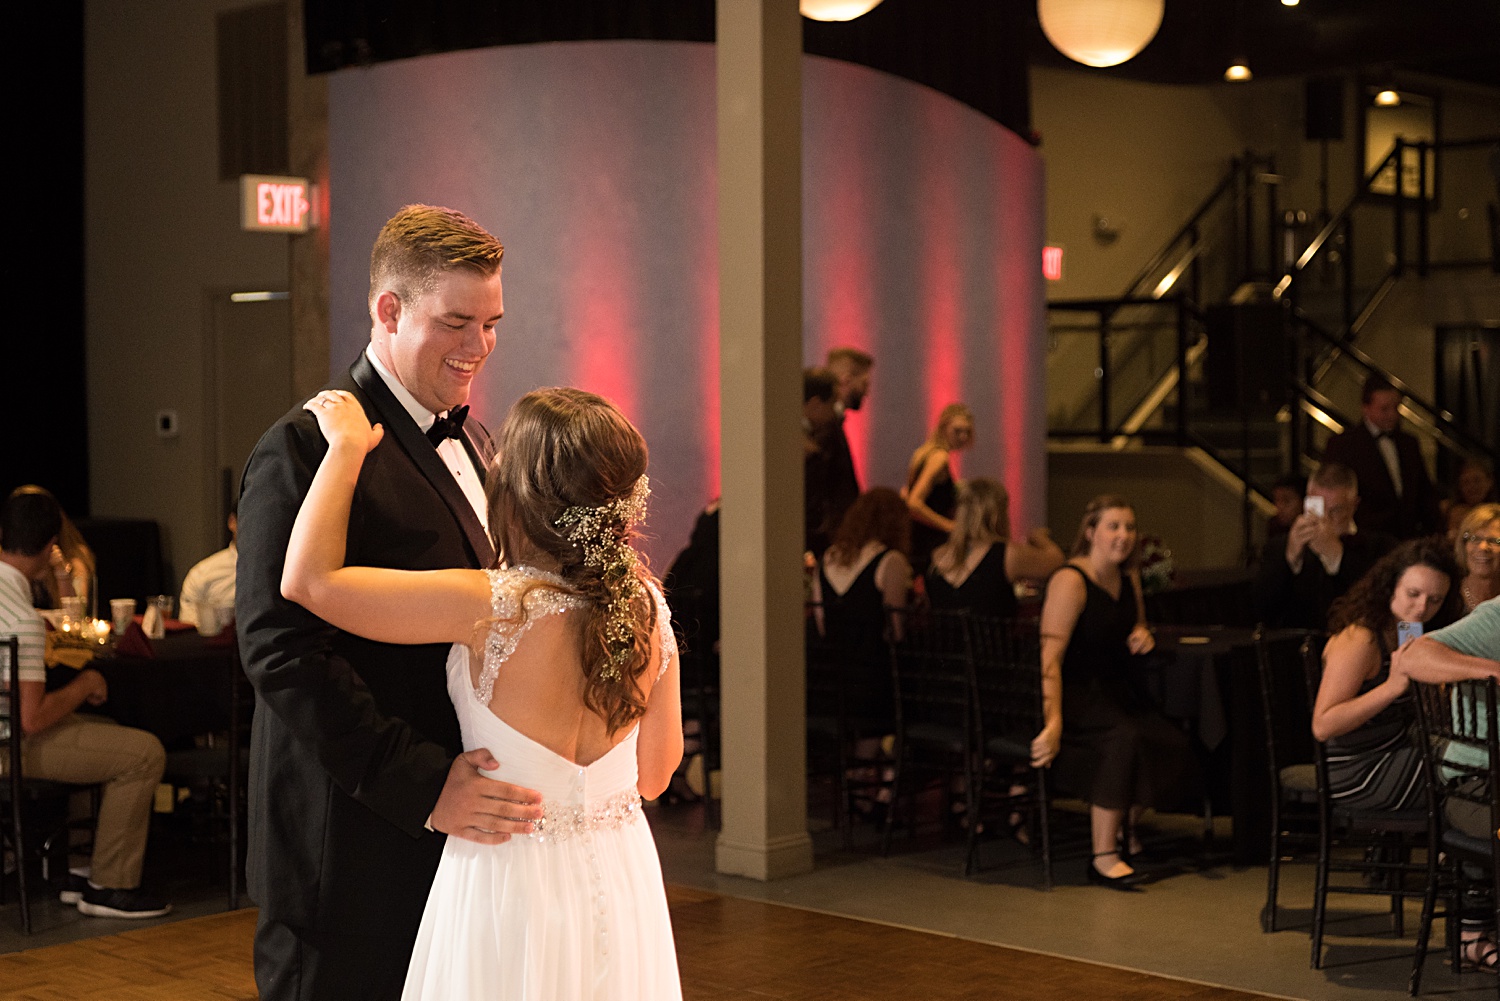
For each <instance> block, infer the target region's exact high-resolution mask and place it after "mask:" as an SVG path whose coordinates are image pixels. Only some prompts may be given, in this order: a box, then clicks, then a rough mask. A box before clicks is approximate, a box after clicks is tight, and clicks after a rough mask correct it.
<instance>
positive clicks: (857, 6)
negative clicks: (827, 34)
mask: <svg viewBox="0 0 1500 1001" xmlns="http://www.w3.org/2000/svg"><path fill="white" fill-rule="evenodd" d="M879 6H880V0H802V2H801V3H800V4H799V7H800V9H801V11H802V16H803V17H805V18H809V19H811V20H814V21H852V20H854V19H855V18H856V17H863V16H864V15H866V14H868V13H870V11H872V10H874V9H875V8H876V7H879Z"/></svg>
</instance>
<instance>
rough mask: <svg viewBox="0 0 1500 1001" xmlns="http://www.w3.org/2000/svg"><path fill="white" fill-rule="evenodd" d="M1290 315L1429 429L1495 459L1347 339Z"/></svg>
mask: <svg viewBox="0 0 1500 1001" xmlns="http://www.w3.org/2000/svg"><path fill="white" fill-rule="evenodd" d="M1293 315H1294V316H1295V317H1296V318H1297V319H1298V320H1299V321H1300V322H1301V323H1303V324H1304V325H1305V326H1306V327H1307V329H1308V330H1310V331H1312V332H1313V333H1314V334H1316V335H1317V336H1318V337H1320V338H1322V339H1323V340H1324V341H1327V342H1328V343H1329V344H1330V345H1332V346H1333V347H1335V348H1337V349H1339V350H1340V351H1341V352H1342V353H1343V354H1344V355H1346V356H1347V357H1349V358H1350V359H1352V360H1353V361H1354V362H1355V363H1356V364H1358V365H1359V367H1360V368H1362V369H1364V373H1365V375H1367V376H1369V375H1378V376H1380V377H1381V378H1383V379H1385V380H1386V382H1388V383H1390V386H1391V388H1392V389H1394V390H1396V391H1397V392H1398V393H1400V394H1401V395H1402V396H1403V397H1404V398H1405V400H1406V403H1407V404H1408V405H1411V404H1416V405H1417V407H1418V408H1420V409H1421V410H1422V411H1424V413H1425V416H1426V417H1427V419H1428V420H1430V421H1431V422H1432V424H1433V426H1434V427H1435V428H1437V430H1439V431H1441V432H1442V433H1443V434H1444V435H1446V436H1447V437H1448V438H1451V439H1452V440H1453V441H1455V442H1457V443H1458V445H1459V446H1460V447H1462V448H1465V449H1468V450H1469V451H1470V452H1473V453H1474V454H1476V455H1485V456H1489V458H1490V459H1491V461H1494V460H1495V459H1496V458H1497V456H1496V454H1495V452H1494V451H1493V450H1492V449H1490V447H1489V446H1488V445H1486V444H1484V443H1483V442H1481V441H1479V440H1477V439H1475V438H1473V437H1472V436H1470V434H1469V433H1468V432H1467V431H1465V430H1464V429H1463V428H1461V427H1459V426H1458V425H1457V424H1454V423H1453V422H1452V421H1450V420H1449V419H1448V418H1447V417H1446V416H1444V414H1445V411H1443V410H1441V409H1439V408H1438V407H1437V406H1435V405H1433V404H1431V403H1428V402H1427V401H1426V400H1424V399H1423V398H1422V397H1421V396H1418V395H1417V393H1416V392H1415V391H1414V390H1413V389H1412V388H1411V386H1409V385H1407V384H1406V383H1405V382H1403V381H1402V380H1401V379H1399V378H1397V377H1396V376H1395V375H1393V374H1391V373H1390V372H1387V371H1386V370H1385V369H1383V368H1381V367H1380V366H1379V365H1378V364H1376V362H1375V360H1374V359H1373V358H1371V357H1370V356H1369V355H1367V354H1365V353H1364V352H1363V351H1361V350H1360V349H1359V348H1358V347H1356V346H1355V345H1354V343H1353V342H1352V341H1350V340H1349V339H1348V338H1347V337H1345V336H1343V335H1340V334H1335V333H1332V332H1331V331H1328V330H1325V329H1324V328H1323V326H1322V325H1321V324H1319V323H1318V322H1317V321H1316V320H1314V319H1313V318H1312V317H1310V316H1308V315H1307V314H1306V313H1305V312H1304V311H1302V310H1301V309H1299V308H1294V310H1293ZM1299 385H1300V384H1299ZM1306 388H1307V389H1308V390H1309V391H1311V392H1316V390H1314V389H1313V388H1312V387H1310V386H1309V387H1306Z"/></svg>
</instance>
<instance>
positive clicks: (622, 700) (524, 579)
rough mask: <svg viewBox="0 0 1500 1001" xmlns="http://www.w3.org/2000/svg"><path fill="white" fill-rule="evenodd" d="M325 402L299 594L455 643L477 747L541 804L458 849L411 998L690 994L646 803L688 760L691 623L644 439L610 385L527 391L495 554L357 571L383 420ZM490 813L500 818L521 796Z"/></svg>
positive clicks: (286, 585) (352, 406) (293, 592)
mask: <svg viewBox="0 0 1500 1001" xmlns="http://www.w3.org/2000/svg"><path fill="white" fill-rule="evenodd" d="M306 406H307V409H309V410H311V411H312V412H313V413H314V414H315V415H316V416H317V418H318V426H319V428H321V429H322V431H323V435H324V437H325V438H327V440H328V451H327V453H326V454H325V455H324V457H323V459H322V462H321V465H320V466H319V467H318V471H317V474H316V475H315V476H314V478H313V482H312V486H311V487H310V488H309V490H308V493H307V497H306V499H305V500H304V501H303V505H302V508H301V510H300V511H299V512H298V515H297V520H296V523H295V525H294V526H293V528H292V534H291V540H290V542H289V544H288V548H287V557H286V564H285V568H284V571H283V575H282V580H281V590H282V593H283V595H285V596H286V597H287V598H290V599H291V600H293V601H296V602H299V603H300V604H302V605H303V606H305V607H306V608H307V609H308V610H309V611H311V612H313V613H314V614H315V615H317V616H319V617H320V618H322V619H324V620H326V621H328V622H330V623H332V624H333V625H335V626H337V627H338V628H340V629H343V630H346V631H348V632H352V633H356V634H358V635H361V636H364V637H366V638H368V639H372V640H376V641H378V642H385V643H409V644H424V643H445V644H452V647H451V649H450V652H449V654H448V663H447V678H448V694H449V697H450V698H451V699H452V700H453V705H454V708H455V710H456V711H457V714H458V720H459V726H460V729H461V731H462V734H463V741H464V747H465V749H467V750H473V749H475V748H485V749H487V750H489V751H490V752H491V753H492V754H493V755H494V757H495V759H496V760H497V761H499V762H500V765H499V767H498V768H497V769H496V770H495V771H494V772H491V773H487V774H489V775H490V776H491V777H494V778H500V779H504V780H505V781H508V782H511V783H514V784H516V785H520V786H524V787H526V788H528V789H534V790H536V791H537V792H539V793H540V794H541V797H542V816H541V819H540V820H538V821H536V822H534V824H533V825H532V829H531V831H530V833H529V834H523V835H517V836H515V837H512V838H511V839H510V840H508V841H505V842H504V843H502V844H489V845H486V844H478V843H476V842H473V841H468V840H464V839H462V838H449V839H448V840H447V843H446V845H445V846H444V848H443V856H442V861H441V862H440V863H439V865H438V871H437V876H436V878H435V879H434V880H433V884H432V890H431V892H430V893H429V895H428V898H427V906H426V909H425V910H424V911H423V914H422V923H421V927H420V929H419V930H418V932H417V940H416V946H415V949H414V952H413V954H412V957H411V962H410V964H409V966H408V968H407V975H406V986H405V990H404V992H403V994H402V997H403V998H404V999H407V1001H412V999H418V998H421V999H436V998H441V999H444V1001H477V999H479V998H485V999H487V1001H489V999H511V1001H521V999H532V998H540V997H559V998H574V997H591V998H601V999H614V1001H637V999H638V1001H646V999H650V1001H656V999H659V998H665V999H673V998H680V997H681V996H682V994H681V989H680V987H679V985H678V976H677V962H676V955H675V952H674V950H673V946H672V929H671V923H670V921H669V919H668V915H667V901H666V894H665V891H664V889H663V886H662V877H661V863H660V861H659V860H658V858H657V855H656V846H655V843H654V842H653V840H652V837H651V831H650V828H649V827H648V826H647V824H646V818H645V816H644V815H643V814H642V812H641V799H642V797H645V798H647V799H652V798H655V797H656V796H659V795H660V794H661V793H662V791H663V790H665V789H666V787H667V783H668V782H669V780H670V779H671V776H672V772H673V770H674V769H676V767H677V764H678V762H679V761H680V760H681V758H682V704H681V696H680V694H679V691H678V664H677V648H676V643H675V641H674V640H673V637H672V630H671V627H670V624H669V623H670V619H671V615H670V613H669V612H668V610H667V606H666V603H665V602H664V601H663V599H662V593H661V589H660V587H659V586H658V585H657V583H656V579H655V578H654V577H653V576H652V575H651V573H650V571H649V570H647V569H646V565H645V561H644V559H643V558H642V557H641V556H640V554H639V553H637V552H636V549H635V546H634V545H633V544H632V543H633V540H634V537H635V525H636V523H637V522H638V521H639V520H640V519H641V518H642V517H643V516H644V514H645V508H646V497H647V495H648V493H649V490H648V488H647V483H646V475H645V473H646V461H647V453H646V443H645V441H643V440H642V438H641V436H640V433H639V432H638V431H636V429H635V428H634V427H632V426H631V424H630V422H629V421H627V420H626V419H625V417H624V416H623V415H622V414H621V413H620V412H619V411H618V410H617V409H615V407H614V406H613V404H611V403H610V402H609V401H608V400H605V399H603V398H602V397H598V396H595V395H594V394H592V393H586V392H583V391H582V390H577V389H542V390H537V391H535V392H531V393H527V394H526V395H525V396H523V397H522V398H521V399H520V400H518V401H517V402H516V404H515V406H513V407H512V408H511V410H510V414H509V415H508V416H507V417H506V419H505V426H504V428H503V429H502V431H501V436H500V450H499V456H500V458H499V459H497V460H496V462H495V464H494V466H493V467H492V468H491V470H490V475H489V483H488V489H487V490H486V496H487V499H488V502H489V520H490V533H491V536H492V537H493V538H494V540H495V542H496V549H497V550H498V553H499V555H498V557H497V566H496V567H495V568H493V569H490V570H472V569H452V570H431V571H405V570H391V569H384V568H380V567H365V566H346V565H345V558H346V552H345V549H346V539H347V535H348V526H349V519H350V517H351V510H350V508H351V503H352V501H353V496H354V486H355V482H356V480H358V479H359V475H360V469H361V467H362V466H363V464H364V461H365V455H366V453H368V452H369V451H370V450H371V449H373V448H374V447H375V446H376V445H377V444H379V442H380V439H381V437H382V435H383V431H382V429H381V427H380V426H379V425H376V426H374V427H373V428H372V427H371V426H370V422H369V420H368V419H367V418H366V417H365V412H364V409H363V407H362V406H361V405H360V403H359V401H358V400H357V399H355V397H353V396H352V395H351V394H349V393H346V392H343V391H340V390H325V391H323V392H322V393H319V394H318V395H317V396H315V397H314V398H313V399H312V400H311V401H309V402H308V403H307V405H306ZM360 514H361V513H360V512H359V511H358V510H356V511H354V512H353V517H356V518H357V517H359V516H360ZM502 561H503V564H502ZM502 565H503V566H504V569H502V568H501V566H502ZM492 809H493V810H494V813H495V816H496V819H497V821H499V820H502V819H506V816H507V810H508V809H512V805H511V804H509V803H507V802H506V801H503V800H496V801H494V805H493V807H492Z"/></svg>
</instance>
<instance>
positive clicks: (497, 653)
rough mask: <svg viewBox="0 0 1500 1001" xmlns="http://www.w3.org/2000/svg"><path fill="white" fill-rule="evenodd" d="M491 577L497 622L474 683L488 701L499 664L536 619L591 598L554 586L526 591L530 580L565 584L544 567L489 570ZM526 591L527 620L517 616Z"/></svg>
mask: <svg viewBox="0 0 1500 1001" xmlns="http://www.w3.org/2000/svg"><path fill="white" fill-rule="evenodd" d="M485 573H487V574H488V575H489V578H490V614H491V615H493V616H494V617H495V620H496V621H495V622H494V623H493V624H492V625H491V626H490V633H489V636H488V637H486V638H485V641H484V665H483V666H482V667H481V668H480V669H479V680H478V681H477V682H476V683H475V685H474V694H475V695H476V696H477V697H478V699H479V701H480V702H482V703H484V704H485V705H489V704H490V699H492V698H494V695H495V678H496V676H497V675H499V673H500V665H501V664H503V663H505V662H506V661H507V660H509V659H510V655H511V654H513V653H515V652H516V645H517V644H519V643H520V642H521V637H522V636H524V635H526V630H528V629H530V628H531V626H532V624H533V623H535V622H536V620H537V619H540V618H544V617H546V616H548V615H558V614H561V613H562V612H567V611H571V610H573V609H575V608H582V607H584V605H586V604H588V602H587V601H586V600H585V599H584V598H580V597H579V596H578V595H576V594H569V593H567V592H566V591H559V590H557V589H556V588H552V587H538V588H533V589H532V590H531V591H530V592H527V591H526V586H527V584H529V583H530V582H531V581H534V580H535V581H540V582H541V583H543V584H557V585H561V584H562V579H561V578H559V577H557V576H555V575H553V574H549V573H544V572H543V571H541V570H532V569H531V568H529V567H512V568H510V569H508V570H486V571H485ZM522 594H525V595H526V621H525V622H522V623H519V624H518V623H516V622H514V621H512V620H514V619H515V618H516V617H517V615H518V614H519V613H520V610H521V595H522Z"/></svg>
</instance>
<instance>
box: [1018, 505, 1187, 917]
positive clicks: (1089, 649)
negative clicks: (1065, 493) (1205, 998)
mask: <svg viewBox="0 0 1500 1001" xmlns="http://www.w3.org/2000/svg"><path fill="white" fill-rule="evenodd" d="M1135 541H1136V529H1135V511H1134V510H1133V509H1132V508H1131V506H1130V504H1129V503H1128V502H1127V501H1125V500H1124V499H1122V498H1120V497H1116V496H1112V495H1108V494H1106V495H1104V496H1102V497H1096V498H1094V499H1093V500H1092V501H1090V502H1089V505H1088V507H1087V508H1085V509H1084V513H1083V523H1082V524H1081V525H1080V527H1079V531H1078V539H1077V541H1076V542H1074V543H1073V554H1072V558H1071V559H1070V560H1069V561H1068V562H1067V563H1066V564H1065V565H1064V566H1063V567H1062V569H1060V570H1058V571H1057V572H1056V573H1055V574H1053V575H1052V579H1051V580H1050V581H1048V583H1047V597H1046V599H1045V601H1044V603H1043V605H1042V624H1041V630H1042V690H1043V697H1044V703H1045V712H1046V720H1047V721H1046V724H1045V725H1044V726H1043V727H1042V732H1041V733H1039V734H1037V736H1036V739H1035V740H1033V741H1032V743H1031V756H1032V760H1031V763H1032V765H1033V766H1035V767H1038V768H1040V767H1045V766H1049V765H1050V766H1052V768H1053V771H1054V772H1055V773H1056V774H1057V779H1058V784H1059V785H1060V786H1062V787H1063V788H1065V789H1068V790H1070V791H1072V792H1074V793H1076V794H1077V795H1079V796H1081V797H1083V798H1084V799H1086V800H1087V801H1088V802H1089V806H1090V810H1089V820H1090V824H1091V828H1092V841H1093V857H1092V858H1091V859H1090V860H1089V863H1088V868H1087V872H1086V875H1087V878H1088V880H1089V882H1091V883H1099V884H1101V885H1104V886H1109V887H1113V888H1115V889H1121V890H1128V889H1134V882H1135V879H1136V876H1137V874H1136V871H1135V869H1134V868H1133V867H1132V866H1131V865H1130V863H1129V862H1128V861H1127V860H1126V858H1125V854H1126V853H1122V851H1121V848H1122V847H1125V848H1127V849H1128V850H1129V852H1131V853H1133V852H1136V851H1139V845H1138V844H1136V843H1133V838H1132V837H1131V836H1130V832H1128V831H1127V829H1126V820H1127V817H1129V816H1131V815H1132V814H1133V813H1136V812H1139V810H1140V808H1141V807H1144V806H1167V805H1170V804H1172V803H1174V802H1176V801H1177V800H1178V799H1180V798H1182V796H1183V795H1184V793H1185V792H1186V791H1187V789H1188V788H1190V786H1191V785H1192V781H1193V778H1194V769H1195V763H1194V758H1193V754H1192V750H1191V748H1190V747H1189V745H1188V741H1187V736H1186V735H1185V734H1184V733H1183V732H1182V731H1181V730H1180V729H1178V728H1177V727H1175V726H1173V725H1172V724H1171V723H1170V722H1169V721H1168V720H1167V719H1166V718H1165V717H1164V716H1162V715H1161V713H1160V712H1159V711H1158V710H1157V709H1156V708H1155V706H1153V705H1152V703H1151V701H1150V699H1149V697H1148V696H1147V695H1146V694H1145V693H1144V692H1143V691H1142V690H1141V688H1140V686H1139V684H1138V683H1137V682H1136V681H1135V679H1134V677H1133V673H1134V672H1133V670H1132V665H1131V660H1130V658H1131V657H1132V656H1134V655H1138V654H1144V653H1148V652H1149V651H1150V650H1151V648H1152V647H1153V646H1154V645H1155V641H1154V640H1153V638H1152V635H1151V630H1150V628H1148V627H1147V625H1146V612H1145V606H1144V604H1143V603H1142V601H1141V597H1140V595H1141V590H1140V586H1141V585H1140V573H1139V571H1138V570H1136V569H1135V568H1134V567H1133V566H1132V563H1131V557H1132V556H1133V555H1134V552H1135Z"/></svg>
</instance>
